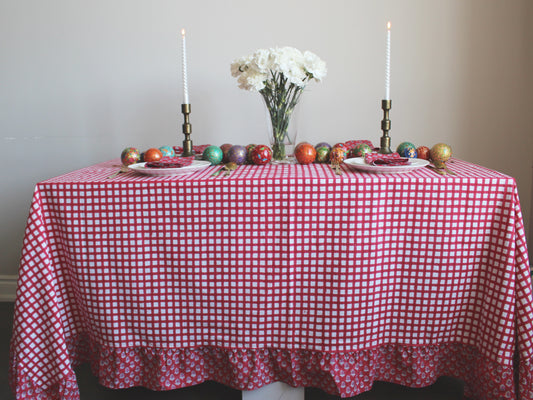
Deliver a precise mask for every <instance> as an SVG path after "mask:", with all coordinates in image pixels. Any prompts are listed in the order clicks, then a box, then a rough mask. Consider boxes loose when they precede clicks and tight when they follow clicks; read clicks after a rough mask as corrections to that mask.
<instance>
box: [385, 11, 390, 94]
mask: <svg viewBox="0 0 533 400" xmlns="http://www.w3.org/2000/svg"><path fill="white" fill-rule="evenodd" d="M390 28H391V23H390V21H389V22H387V48H386V50H385V100H390Z"/></svg>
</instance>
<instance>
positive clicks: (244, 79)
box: [231, 47, 327, 91]
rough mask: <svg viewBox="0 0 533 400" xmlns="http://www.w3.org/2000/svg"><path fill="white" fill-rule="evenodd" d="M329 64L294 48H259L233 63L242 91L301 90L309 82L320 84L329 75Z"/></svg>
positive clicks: (232, 71)
mask: <svg viewBox="0 0 533 400" xmlns="http://www.w3.org/2000/svg"><path fill="white" fill-rule="evenodd" d="M326 72H327V71H326V63H325V62H324V61H322V60H321V59H320V58H319V57H318V56H316V55H315V54H314V53H311V52H310V51H306V52H304V53H302V52H301V51H300V50H298V49H295V48H294V47H275V48H270V49H258V50H256V51H255V52H254V53H253V54H252V55H249V56H245V57H241V58H238V59H236V60H234V61H233V63H232V64H231V75H232V76H233V77H235V78H237V83H238V85H239V87H240V88H241V89H245V90H251V91H261V90H263V89H264V88H265V86H266V85H267V82H269V85H268V86H269V87H272V88H277V90H282V91H283V90H288V86H287V87H283V88H282V87H280V85H282V83H281V82H284V81H286V83H285V85H295V86H297V87H298V88H300V89H303V88H305V85H306V84H307V82H308V81H309V80H310V79H315V80H316V81H321V80H322V79H323V78H324V77H325V76H326Z"/></svg>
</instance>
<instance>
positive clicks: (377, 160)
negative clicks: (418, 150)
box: [365, 153, 409, 167]
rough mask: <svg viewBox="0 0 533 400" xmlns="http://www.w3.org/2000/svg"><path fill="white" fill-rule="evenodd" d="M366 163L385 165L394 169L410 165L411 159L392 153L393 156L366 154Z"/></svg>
mask: <svg viewBox="0 0 533 400" xmlns="http://www.w3.org/2000/svg"><path fill="white" fill-rule="evenodd" d="M365 162H366V163H367V164H371V165H383V166H389V167H394V166H398V165H406V164H409V159H408V158H402V157H400V155H399V154H398V153H391V154H379V153H369V154H365Z"/></svg>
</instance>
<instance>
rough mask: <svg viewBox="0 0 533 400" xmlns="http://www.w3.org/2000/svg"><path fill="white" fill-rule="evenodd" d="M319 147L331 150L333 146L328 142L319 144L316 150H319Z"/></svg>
mask: <svg viewBox="0 0 533 400" xmlns="http://www.w3.org/2000/svg"><path fill="white" fill-rule="evenodd" d="M319 147H327V148H328V149H331V145H330V144H329V143H327V142H320V143H318V144H317V145H316V146H315V150H316V149H318V148H319Z"/></svg>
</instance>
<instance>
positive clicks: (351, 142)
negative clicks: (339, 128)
mask: <svg viewBox="0 0 533 400" xmlns="http://www.w3.org/2000/svg"><path fill="white" fill-rule="evenodd" d="M358 144H366V145H368V146H370V148H371V149H373V148H374V145H373V144H372V142H371V141H370V140H348V141H347V142H346V143H344V145H345V146H346V148H347V149H348V150H351V149H353V148H354V147H355V146H357V145H358Z"/></svg>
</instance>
